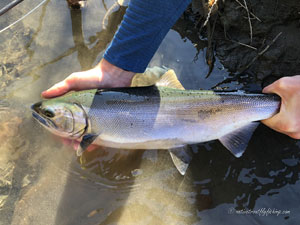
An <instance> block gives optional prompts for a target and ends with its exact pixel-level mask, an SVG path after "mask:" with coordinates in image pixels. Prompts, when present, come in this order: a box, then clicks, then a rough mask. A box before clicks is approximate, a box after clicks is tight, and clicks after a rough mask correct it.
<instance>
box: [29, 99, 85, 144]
mask: <svg viewBox="0 0 300 225" xmlns="http://www.w3.org/2000/svg"><path fill="white" fill-rule="evenodd" d="M31 109H32V116H33V117H34V118H35V119H36V120H37V121H38V122H39V123H40V124H41V125H42V126H43V127H45V128H46V129H47V130H49V131H50V132H51V133H53V134H55V135H58V136H60V137H65V138H70V139H77V138H80V137H81V136H82V135H83V134H84V133H85V131H86V129H87V127H88V119H87V115H86V113H85V110H84V109H83V107H82V106H81V105H79V104H77V103H68V102H63V101H55V100H45V101H41V102H38V103H35V104H33V105H32V106H31Z"/></svg>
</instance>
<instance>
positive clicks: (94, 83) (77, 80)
mask: <svg viewBox="0 0 300 225" xmlns="http://www.w3.org/2000/svg"><path fill="white" fill-rule="evenodd" d="M134 74H135V73H133V72H130V71H125V70H123V69H121V68H119V67H117V66H115V65H113V64H111V63H109V62H108V61H107V60H105V59H102V60H101V61H100V63H99V64H97V65H96V66H95V67H94V68H93V69H90V70H87V71H83V72H76V73H72V74H71V75H69V76H68V77H67V78H65V79H64V80H63V81H61V82H59V83H57V84H55V85H54V86H52V87H51V88H49V89H48V90H46V91H44V92H43V93H42V97H44V98H53V97H57V96H60V95H63V94H65V93H67V92H69V91H80V90H87V89H93V88H105V87H106V88H111V87H128V86H130V84H131V80H132V78H133V76H134Z"/></svg>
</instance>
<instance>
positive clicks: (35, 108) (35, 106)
mask: <svg viewBox="0 0 300 225" xmlns="http://www.w3.org/2000/svg"><path fill="white" fill-rule="evenodd" d="M41 105H42V102H38V103H35V104H33V105H31V107H30V108H31V110H32V117H33V118H34V119H36V120H37V121H38V122H40V123H41V124H42V125H44V126H46V127H50V126H49V122H48V120H47V119H45V118H44V117H43V116H42V115H41V114H40V112H41V108H40V107H41Z"/></svg>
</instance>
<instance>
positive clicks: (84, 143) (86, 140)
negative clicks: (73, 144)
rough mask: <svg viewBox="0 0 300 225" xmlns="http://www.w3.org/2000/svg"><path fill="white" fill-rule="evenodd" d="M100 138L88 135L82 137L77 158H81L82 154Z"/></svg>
mask: <svg viewBox="0 0 300 225" xmlns="http://www.w3.org/2000/svg"><path fill="white" fill-rule="evenodd" d="M97 137H98V135H96V134H86V135H84V136H83V137H82V140H81V142H80V145H79V146H78V148H77V151H76V153H77V156H81V155H82V153H83V152H84V151H85V150H86V149H87V148H88V147H89V145H90V144H92V143H93V141H94V140H95V139H96V138H97Z"/></svg>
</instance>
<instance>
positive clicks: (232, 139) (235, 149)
mask: <svg viewBox="0 0 300 225" xmlns="http://www.w3.org/2000/svg"><path fill="white" fill-rule="evenodd" d="M258 125H259V122H252V123H250V124H247V125H245V126H243V127H240V128H239V129H237V130H235V131H233V132H231V133H229V134H226V135H225V136H223V137H221V138H220V139H219V140H220V142H221V143H222V144H223V145H224V146H225V147H226V148H227V149H228V150H229V151H230V152H231V153H232V154H233V155H234V156H235V157H241V156H242V154H243V153H244V152H245V150H246V148H247V146H248V143H249V141H250V139H251V137H252V134H253V132H254V130H255V129H256V127H257V126H258Z"/></svg>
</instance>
